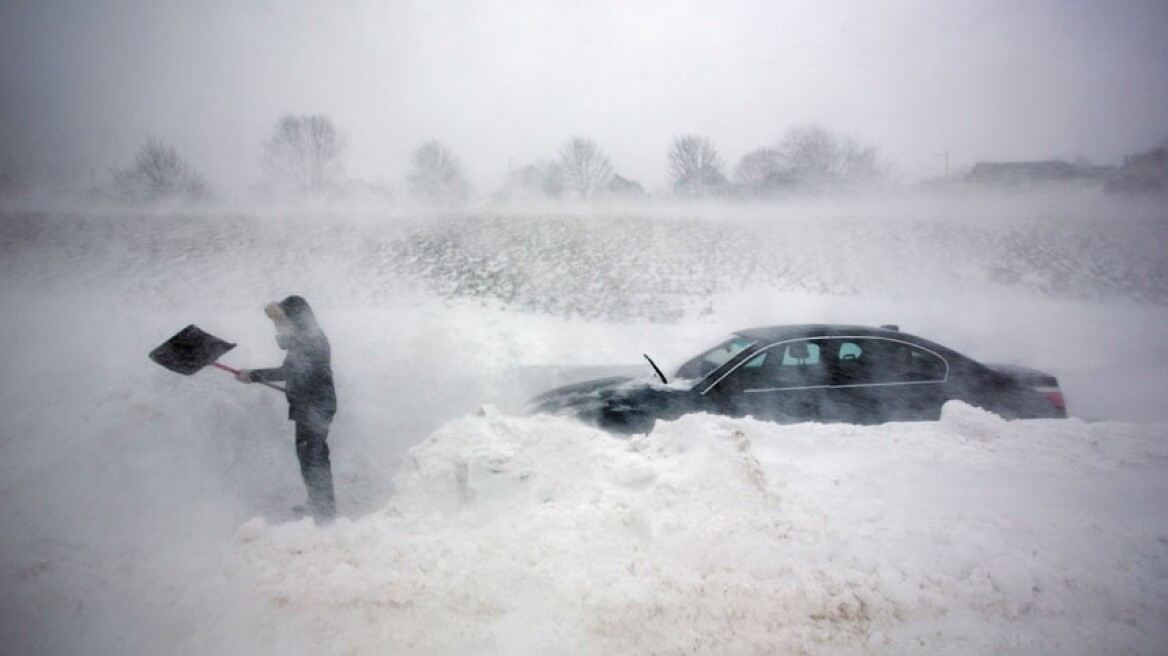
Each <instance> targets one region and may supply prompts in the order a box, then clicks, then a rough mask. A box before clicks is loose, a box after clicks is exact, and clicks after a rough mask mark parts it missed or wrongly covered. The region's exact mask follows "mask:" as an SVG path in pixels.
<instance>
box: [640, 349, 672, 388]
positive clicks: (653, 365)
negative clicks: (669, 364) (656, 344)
mask: <svg viewBox="0 0 1168 656" xmlns="http://www.w3.org/2000/svg"><path fill="white" fill-rule="evenodd" d="M641 355H643V356H645V359H646V360H648V361H649V365H650V366H652V367H653V371H656V372H657V375H658V376H660V377H661V384H663V385H668V384H669V381H668V380H665V374H663V373H661V369H660V368H658V367H657V363H656V362H653V358H651V357H649V355H648V354H647V353H642V354H641Z"/></svg>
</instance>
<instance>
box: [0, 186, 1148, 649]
mask: <svg viewBox="0 0 1168 656" xmlns="http://www.w3.org/2000/svg"><path fill="white" fill-rule="evenodd" d="M768 211H769V210H752V211H751V212H749V213H747V212H743V213H744V214H750V215H751V216H748V217H746V218H742V217H740V216H738V215H737V214H736V212H740V210H735V209H725V208H721V209H720V208H714V209H710V210H708V211H706V212H703V213H702V214H700V215H693V216H687V217H686V218H684V219H678V218H675V217H672V216H666V217H662V216H660V215H654V216H642V214H646V213H644V212H642V213H640V214H637V215H636V216H632V215H629V216H626V215H622V214H620V213H615V214H614V213H613V212H609V213H606V214H604V215H603V216H596V217H590V216H588V215H587V214H582V215H573V216H569V217H566V218H565V217H547V218H542V217H539V216H533V215H530V214H522V215H515V216H510V215H505V214H504V215H500V214H499V213H497V212H496V213H491V214H490V215H489V216H486V217H485V218H484V217H483V216H470V217H423V218H421V219H415V218H409V219H408V220H407V219H405V218H402V217H399V216H393V215H390V216H388V217H378V216H371V215H357V216H354V215H350V214H338V215H329V216H312V217H300V218H299V219H297V220H286V219H281V218H274V217H262V216H257V215H247V216H245V217H240V216H238V215H228V214H224V215H222V216H207V215H199V216H179V217H177V218H176V217H174V216H146V217H131V216H125V217H121V216H114V217H111V216H109V215H101V216H89V215H81V216H78V215H68V216H66V215H60V214H57V215H42V216H29V215H27V214H16V213H9V214H5V215H2V216H0V235H2V236H3V240H2V241H0V303H2V304H3V306H4V307H5V309H6V311H5V313H4V315H3V318H2V319H0V348H3V352H4V353H5V367H4V372H5V378H4V382H3V384H2V386H0V558H2V560H0V644H2V645H4V649H3V650H2V651H4V653H12V654H157V653H172V654H208V653H226V654H467V653H476V654H545V653H571V654H690V653H702V654H775V653H792V654H988V653H1005V654H1163V653H1168V506H1166V505H1165V499H1168V405H1166V404H1165V399H1166V398H1168V393H1166V392H1168V340H1165V339H1164V337H1165V329H1164V326H1165V325H1168V323H1166V320H1168V302H1166V299H1168V294H1166V293H1165V289H1166V288H1168V285H1166V284H1165V281H1166V280H1168V278H1165V271H1166V267H1168V262H1166V260H1165V257H1166V256H1165V255H1163V253H1164V252H1165V251H1166V249H1165V245H1166V244H1168V241H1166V240H1165V236H1166V234H1168V219H1166V217H1165V216H1164V215H1163V213H1162V212H1159V211H1157V210H1153V211H1148V210H1146V209H1139V208H1136V209H1133V208H1122V210H1116V209H1113V208H1101V207H1094V206H1092V207H1090V208H1088V209H1083V206H1082V204H1079V203H1068V204H1064V205H1057V206H1051V207H1045V206H1040V207H1038V208H1037V209H1036V208H1035V207H1034V206H1033V205H1026V206H1025V207H1023V208H1021V209H1019V208H1017V207H1016V206H1015V205H1012V204H1004V205H1002V204H997V205H992V206H984V205H979V206H978V207H977V208H975V209H969V208H968V207H966V206H965V205H963V204H956V205H945V206H944V208H943V209H937V208H936V207H929V208H922V207H919V206H917V205H912V204H909V205H899V206H895V207H885V206H881V207H880V208H879V209H872V208H870V207H869V208H860V209H856V208H851V209H846V210H835V209H826V208H822V207H819V208H812V210H810V211H807V210H806V209H805V208H804V210H802V211H801V212H796V211H795V210H793V209H790V208H788V209H783V210H776V211H775V212H774V213H775V214H776V216H778V217H779V218H777V219H774V221H773V222H771V223H767V224H765V225H764V224H763V223H761V221H763V220H764V219H762V218H759V216H761V215H766V214H767V212H768ZM796 214H797V215H798V216H797V217H796V216H795V215H796ZM728 217H729V218H728ZM800 217H802V218H800ZM764 218H765V216H764ZM590 220H592V221H594V223H587V221H590ZM767 220H769V219H767ZM581 222H583V223H581ZM321 224H326V225H327V227H325V228H321V227H319V226H320V225H321ZM598 225H599V226H601V227H600V228H597V227H595V226H598ZM313 226H316V227H313ZM723 233H726V234H729V235H731V237H730V238H729V239H727V240H726V241H724V242H721V241H718V240H717V239H715V238H713V237H712V235H715V234H723ZM637 235H646V236H647V237H646V238H645V239H644V240H638V239H637V238H636V236H637ZM789 235H797V236H798V238H796V239H787V238H785V237H786V236H789ZM649 237H651V238H649ZM411 239H412V240H413V241H409V240H411ZM391 243H392V244H398V245H397V246H385V248H382V246H384V245H385V244H391ZM403 243H407V244H413V245H412V246H408V247H401V244H403ZM564 244H570V245H571V246H570V247H568V246H564ZM812 244H814V245H812ZM379 245H380V246H379ZM771 248H782V249H785V250H783V251H782V253H781V255H779V256H776V258H777V260H776V261H780V262H782V263H783V266H774V267H773V268H768V266H770V265H769V264H768V263H769V262H772V260H771V259H770V256H769V255H768V254H767V253H768V252H770V250H769V249H771ZM395 249H396V250H395ZM711 249H713V250H716V251H718V252H719V253H721V256H720V257H719V258H713V259H710V258H706V259H703V257H704V256H706V255H708V253H709V252H710V251H711ZM497 253H506V254H507V255H506V257H505V258H502V259H492V258H493V257H495V256H494V255H492V254H497ZM589 258H591V259H590V261H589V262H588V266H587V267H584V268H581V269H573V268H572V267H573V266H574V263H575V262H577V261H578V260H580V259H589ZM391 259H392V261H390V260H391ZM744 260H748V261H750V262H753V263H754V266H752V267H746V268H743V266H742V262H743V261H744ZM403 262H404V263H405V264H403ZM723 262H725V263H723ZM695 267H696V268H695ZM483 271H491V272H493V273H492V274H491V275H482V272H483ZM588 271H598V272H600V273H595V274H591V273H582V272H588ZM588 276H595V277H594V278H588ZM638 276H640V277H638ZM582 278H586V279H583V280H582ZM630 279H635V280H637V284H636V285H623V284H622V282H621V281H624V280H630ZM1067 280H1071V281H1073V284H1063V283H1064V282H1065V281H1067ZM573 285H575V286H573ZM568 288H570V293H568V294H566V297H567V298H566V300H565V299H563V298H561V299H558V300H556V301H555V302H547V301H545V300H540V299H546V298H547V297H548V295H555V294H556V290H557V289H558V290H561V291H562V290H565V289H568ZM647 289H648V290H649V291H651V292H652V293H649V294H647V293H645V290H647ZM287 293H302V294H304V295H305V296H306V297H308V298H309V300H310V301H312V302H314V304H315V305H316V307H317V311H318V314H319V316H320V319H321V323H322V324H323V325H324V327H325V329H326V331H327V332H328V333H329V336H330V338H331V339H332V341H333V345H334V367H335V370H336V372H337V381H338V393H339V396H340V398H341V403H342V410H341V414H340V415H339V416H338V419H337V421H336V423H335V424H334V427H333V433H332V437H331V438H330V444H331V446H332V449H333V458H334V472H335V475H336V478H337V492H338V496H339V503H340V506H341V510H342V512H343V513H344V514H345V515H346V517H345V518H344V519H342V520H340V521H338V523H337V524H336V525H334V526H332V527H329V528H325V529H321V528H316V527H314V526H312V525H311V523H310V522H308V521H304V522H301V523H294V522H286V521H285V518H286V512H287V508H288V507H289V506H291V505H292V504H293V503H297V502H299V501H301V499H302V498H303V486H302V484H301V482H300V480H299V476H298V473H297V469H296V463H295V456H294V453H293V449H292V444H291V426H290V424H287V422H285V421H284V420H283V417H284V411H285V407H284V402H283V400H282V399H281V398H280V397H279V395H277V394H275V393H273V392H271V391H270V390H266V389H264V388H261V387H258V386H250V387H244V386H241V385H239V384H237V383H235V382H234V381H232V380H231V378H230V377H229V376H227V375H226V374H223V373H221V372H216V371H210V370H209V371H205V372H202V373H200V374H198V375H196V376H193V377H190V378H186V377H181V376H177V375H175V374H172V373H169V372H167V371H165V370H163V369H161V368H160V367H157V366H156V365H154V364H152V363H150V362H149V361H148V360H147V359H146V357H145V354H146V352H147V351H148V350H149V349H150V348H152V347H153V346H154V345H156V344H157V343H159V342H161V341H162V340H164V339H165V338H167V337H168V336H169V335H170V334H172V333H174V332H175V331H177V330H178V329H179V328H181V327H182V326H184V325H186V324H187V323H192V322H194V323H197V324H199V325H200V326H201V327H203V328H204V329H206V330H208V331H210V332H212V333H215V334H218V335H220V336H222V337H225V338H228V339H231V340H232V341H237V342H239V343H240V346H239V347H238V348H237V349H236V350H235V351H234V352H232V353H231V354H229V355H228V356H226V357H225V358H224V361H226V362H229V363H230V364H235V365H240V366H265V365H270V364H274V363H275V362H277V361H278V359H279V357H280V353H279V351H278V350H277V349H276V346H275V344H274V342H273V340H272V335H271V329H270V327H269V326H268V325H267V320H266V318H265V317H264V316H263V314H262V312H261V309H260V308H262V306H263V304H264V303H265V302H267V301H269V300H272V299H276V298H279V297H282V296H283V295H285V294H287ZM614 299H616V300H615V301H614ZM643 307H651V308H652V312H640V311H639V309H638V308H643ZM665 318H667V319H669V321H668V322H665V323H663V322H660V321H659V320H660V319H665ZM805 321H850V322H860V323H887V322H897V323H900V324H901V325H902V326H903V327H904V329H905V330H908V331H910V332H913V333H916V334H920V335H923V336H926V337H930V338H933V339H936V340H937V341H940V342H942V343H945V344H947V345H950V346H953V347H955V348H957V349H958V350H960V351H963V352H965V353H967V354H968V355H971V356H974V357H978V358H981V359H985V360H990V361H1002V362H1016V363H1022V364H1028V365H1031V366H1035V367H1039V368H1043V369H1047V370H1050V371H1052V372H1054V373H1056V374H1057V375H1059V377H1060V379H1061V380H1062V382H1063V387H1064V390H1065V391H1066V395H1067V399H1068V402H1069V404H1070V407H1071V410H1072V413H1073V414H1074V415H1075V416H1076V417H1075V418H1073V419H1069V420H1065V421H1029V422H1013V423H1006V422H1002V421H1000V420H999V419H997V418H996V417H994V416H992V415H989V414H987V413H984V412H982V411H980V410H978V409H976V408H971V407H968V406H963V405H959V404H951V405H950V406H948V407H947V408H946V412H945V415H944V417H943V419H942V420H941V421H940V422H937V423H918V424H889V425H884V426H878V427H854V426H846V425H797V426H778V425H773V424H767V423H762V422H756V421H753V420H749V419H746V420H730V419H726V418H719V417H711V416H704V415H695V416H689V417H684V418H682V419H681V420H679V421H677V422H672V423H664V424H660V425H658V427H657V428H656V430H654V431H653V432H652V433H651V434H649V435H647V436H638V437H634V438H632V439H626V440H620V439H614V438H612V437H609V436H607V435H605V434H603V433H599V432H596V431H594V430H592V429H589V428H587V427H584V426H581V425H577V424H575V423H573V422H571V421H568V420H566V419H562V418H555V417H524V416H522V415H521V414H520V410H521V405H522V401H523V400H524V399H525V398H527V397H528V396H530V395H531V394H533V393H534V392H536V391H539V389H540V388H541V387H543V386H545V385H547V384H550V383H551V382H553V381H557V380H566V379H567V377H568V376H571V375H581V374H579V373H576V374H573V373H572V371H565V370H561V369H556V368H550V367H549V365H571V366H573V367H584V366H591V365H632V366H640V365H639V362H638V361H639V359H640V355H641V353H644V352H648V353H650V354H652V355H654V356H655V357H656V358H657V359H658V361H659V362H674V363H676V362H679V361H680V360H681V359H682V358H683V357H685V356H687V355H689V354H691V353H692V352H695V351H697V350H698V349H700V348H703V347H705V346H708V345H710V344H712V343H714V342H715V341H717V340H718V339H720V338H721V337H722V335H723V334H724V333H726V332H728V331H729V330H731V329H733V328H741V327H747V326H753V325H759V324H767V323H788V322H805ZM644 369H645V370H646V371H645V373H646V374H648V371H647V367H644Z"/></svg>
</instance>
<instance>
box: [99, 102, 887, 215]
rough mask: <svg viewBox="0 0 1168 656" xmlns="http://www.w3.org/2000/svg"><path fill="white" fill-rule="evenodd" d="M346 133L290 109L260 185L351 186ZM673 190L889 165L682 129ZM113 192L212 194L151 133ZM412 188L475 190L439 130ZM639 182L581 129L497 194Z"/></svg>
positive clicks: (624, 193)
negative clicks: (736, 147) (742, 145)
mask: <svg viewBox="0 0 1168 656" xmlns="http://www.w3.org/2000/svg"><path fill="white" fill-rule="evenodd" d="M345 145H346V144H345V140H344V138H343V136H342V135H341V133H340V132H339V131H338V130H337V128H336V126H335V125H334V124H333V122H332V120H331V119H330V118H329V117H328V116H326V115H324V114H303V115H294V114H289V115H286V116H283V117H281V118H280V119H279V120H278V121H277V122H276V124H275V126H274V128H273V130H272V133H271V134H270V136H269V137H268V138H267V139H266V140H264V141H263V142H262V143H261V148H260V150H261V162H262V165H263V171H264V182H263V183H262V184H261V185H260V186H259V191H260V192H261V193H263V194H264V195H267V196H270V197H278V198H294V199H321V198H330V197H337V196H342V195H344V193H345V186H346V180H345V179H344V178H343V169H344V156H345ZM665 155H666V157H665V161H666V170H667V172H668V175H669V182H670V187H671V191H672V193H673V194H674V195H676V196H680V197H686V198H695V197H723V198H729V197H745V198H762V197H772V196H779V195H784V194H794V193H805V192H814V193H824V192H828V193H834V192H841V191H847V190H853V189H857V188H868V187H873V186H877V185H879V184H881V183H882V182H884V181H885V180H886V179H887V178H888V175H889V170H890V167H889V166H888V164H887V163H886V162H884V160H883V159H882V158H881V157H880V154H879V151H878V150H877V148H876V147H875V146H871V145H867V144H863V143H860V142H858V141H856V140H854V139H852V138H850V137H847V136H843V135H840V134H837V133H834V132H831V131H829V130H826V129H824V128H821V127H817V126H802V127H796V128H792V129H790V130H788V131H787V133H786V134H785V135H784V136H783V138H782V139H780V140H779V141H777V142H776V143H774V144H772V145H769V146H764V147H760V148H757V149H755V150H752V151H750V152H748V153H746V154H745V155H743V156H742V157H741V159H740V160H739V161H738V164H737V165H736V166H735V167H734V168H733V170H732V171H728V170H727V168H726V166H725V164H724V163H723V160H722V158H721V156H720V154H719V152H718V149H717V148H716V147H715V146H714V144H713V143H712V142H711V141H710V140H709V139H708V138H706V137H704V136H701V135H697V134H686V135H679V136H676V137H675V138H674V139H673V142H672V144H671V145H670V147H669V149H668V151H667V152H666V154H665ZM112 173H113V176H112V183H111V188H110V192H111V193H112V195H113V196H115V197H116V198H118V199H120V200H122V201H124V202H127V203H133V204H140V203H155V202H161V201H168V200H173V201H201V200H208V199H210V198H211V197H212V194H211V191H210V189H209V187H208V184H207V182H206V179H205V177H204V176H203V175H202V174H201V173H200V172H199V171H198V169H197V168H196V167H195V166H194V165H192V164H191V163H190V162H188V161H187V160H186V159H185V158H184V157H183V156H182V155H181V154H180V153H179V152H178V150H177V149H175V148H174V147H173V146H172V145H170V144H167V143H165V142H163V141H161V140H159V139H156V138H153V137H151V138H148V139H147V140H146V142H145V143H144V144H143V145H142V146H141V148H140V149H139V151H138V152H137V154H136V156H135V159H134V161H133V162H131V163H130V164H129V165H127V166H126V167H124V168H121V169H116V170H114V171H113V172H112ZM406 189H407V192H408V194H409V196H410V198H411V199H412V200H413V201H415V202H418V203H420V204H424V205H430V206H439V207H441V206H458V205H462V204H464V203H466V202H468V201H469V200H470V199H471V198H472V195H473V194H472V189H471V185H470V182H469V180H468V178H467V176H466V174H465V172H464V170H463V167H462V164H461V162H460V160H459V159H458V158H457V157H456V156H455V155H454V154H453V153H452V152H451V151H450V149H449V148H448V147H446V146H445V145H444V144H442V143H441V142H439V141H437V140H434V139H431V140H429V141H426V142H425V143H423V144H421V145H420V146H418V147H417V148H415V149H414V151H413V152H412V153H411V156H410V170H409V174H408V176H407V179H406ZM644 195H645V190H644V188H643V187H642V186H641V185H640V184H639V183H637V182H635V181H633V180H629V179H627V178H625V177H623V176H621V175H619V174H617V173H616V172H615V170H614V168H613V165H612V161H611V160H610V158H609V156H608V155H607V154H606V153H605V152H604V150H603V149H602V148H601V147H600V146H599V144H597V143H596V142H595V141H594V140H592V139H589V138H585V137H579V136H573V137H571V138H569V139H568V140H567V141H565V142H564V143H563V144H562V145H561V146H560V148H559V150H558V152H557V153H556V154H555V155H554V156H552V157H549V158H545V159H543V160H540V161H537V162H534V163H531V164H526V165H523V166H520V167H518V168H516V169H513V170H510V171H509V173H508V176H507V178H506V180H505V182H504V183H503V185H502V187H501V188H500V189H498V190H496V191H495V192H494V193H493V194H492V196H493V197H495V198H497V199H500V200H534V199H556V200H565V199H574V200H589V199H594V198H601V197H620V198H633V197H640V196H644Z"/></svg>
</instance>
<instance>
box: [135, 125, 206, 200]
mask: <svg viewBox="0 0 1168 656" xmlns="http://www.w3.org/2000/svg"><path fill="white" fill-rule="evenodd" d="M113 174H114V192H115V194H116V195H117V196H119V197H121V198H122V199H123V200H126V201H129V202H132V203H151V202H158V201H163V200H187V201H192V200H204V199H206V198H208V197H209V196H210V194H209V192H208V191H207V182H206V180H205V179H204V178H203V176H202V175H201V174H200V173H199V172H198V171H197V170H195V168H194V167H193V166H191V165H190V164H189V163H188V162H187V161H186V160H185V159H183V157H182V155H180V154H179V152H178V150H177V149H175V147H174V146H171V145H169V144H166V143H163V142H162V141H160V140H158V139H155V138H153V137H151V138H149V139H147V140H146V143H145V144H144V145H143V146H142V148H141V149H139V150H138V154H137V155H136V156H135V157H134V163H133V164H132V165H130V166H128V167H126V168H124V169H118V170H115V171H114V172H113Z"/></svg>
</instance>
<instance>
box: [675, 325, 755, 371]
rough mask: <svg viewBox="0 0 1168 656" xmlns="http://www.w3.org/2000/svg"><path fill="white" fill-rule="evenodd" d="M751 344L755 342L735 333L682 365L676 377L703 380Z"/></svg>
mask: <svg viewBox="0 0 1168 656" xmlns="http://www.w3.org/2000/svg"><path fill="white" fill-rule="evenodd" d="M751 344H754V342H752V341H751V340H749V339H746V338H744V337H740V336H738V335H734V336H733V337H731V338H730V339H727V340H726V341H724V342H722V343H721V344H718V345H717V346H715V347H714V348H712V349H709V350H708V351H705V352H704V353H702V354H701V355H698V356H697V357H695V358H693V359H692V360H690V361H689V362H686V363H685V364H683V365H681V367H680V368H679V369H678V370H677V374H675V375H674V377H675V378H678V379H683V380H701V379H702V378H705V377H706V376H707V375H709V373H710V372H711V371H713V370H715V369H717V368H718V367H720V366H722V365H723V364H725V363H726V362H727V361H728V360H730V359H731V358H733V357H734V356H736V355H738V354H739V353H741V352H742V350H743V349H745V348H747V347H749V346H750V345H751Z"/></svg>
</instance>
